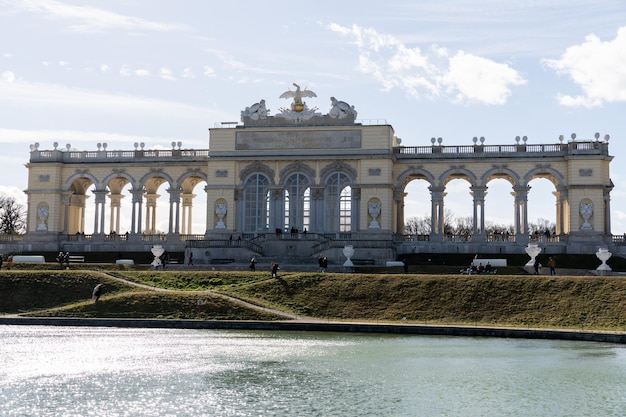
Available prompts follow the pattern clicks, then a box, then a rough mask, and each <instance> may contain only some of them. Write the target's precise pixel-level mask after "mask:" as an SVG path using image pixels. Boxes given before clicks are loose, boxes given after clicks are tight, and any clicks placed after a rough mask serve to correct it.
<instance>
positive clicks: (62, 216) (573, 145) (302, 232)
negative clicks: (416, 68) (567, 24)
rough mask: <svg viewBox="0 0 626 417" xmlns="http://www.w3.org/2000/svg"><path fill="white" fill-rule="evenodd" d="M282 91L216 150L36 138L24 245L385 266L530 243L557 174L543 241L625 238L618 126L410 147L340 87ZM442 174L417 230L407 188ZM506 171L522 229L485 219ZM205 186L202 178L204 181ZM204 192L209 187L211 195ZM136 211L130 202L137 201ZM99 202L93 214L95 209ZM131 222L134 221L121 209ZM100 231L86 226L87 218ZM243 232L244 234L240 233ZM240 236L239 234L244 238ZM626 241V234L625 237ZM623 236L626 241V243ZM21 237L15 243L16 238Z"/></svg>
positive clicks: (585, 246)
mask: <svg viewBox="0 0 626 417" xmlns="http://www.w3.org/2000/svg"><path fill="white" fill-rule="evenodd" d="M294 87H296V88H295V90H289V91H287V92H285V93H283V94H282V95H281V97H283V98H287V99H290V100H292V102H291V106H290V107H289V108H282V109H281V110H280V112H279V113H276V114H275V115H270V113H269V110H268V109H266V107H265V101H264V100H261V101H260V102H259V103H255V104H253V105H252V106H249V107H246V108H245V110H243V111H242V112H241V123H238V124H236V125H234V124H226V125H222V126H220V127H215V128H212V129H210V138H209V147H208V149H201V150H198V149H183V148H182V146H181V144H180V142H179V143H175V142H172V149H169V150H150V149H146V148H145V145H144V144H143V143H136V144H135V145H134V149H133V150H126V151H120V150H109V149H107V145H106V144H98V145H97V150H95V151H76V150H73V149H71V147H70V146H69V145H68V146H67V147H66V148H59V147H58V144H56V143H55V144H54V147H53V149H52V150H42V149H40V147H39V145H38V144H35V145H32V146H31V153H30V161H29V163H28V164H27V167H28V173H29V180H28V189H27V191H26V193H27V195H28V231H27V234H26V235H25V236H24V237H23V239H20V240H19V241H17V242H3V243H2V245H5V249H4V250H5V251H6V249H7V248H8V249H10V247H9V246H10V245H13V246H11V247H15V248H16V249H17V250H20V251H26V252H31V251H55V250H72V251H75V252H84V251H124V250H128V251H131V250H132V251H137V250H139V251H148V250H149V249H150V247H151V246H152V245H154V244H157V243H158V244H162V245H164V246H166V247H167V248H168V249H169V250H172V251H187V252H189V251H194V261H195V262H203V258H205V261H206V262H209V260H210V259H236V260H244V259H246V258H248V259H249V257H250V256H268V257H281V256H282V257H289V258H293V259H298V258H311V257H315V256H317V254H320V253H322V252H324V253H333V254H334V255H335V258H336V259H338V258H341V257H342V255H341V249H342V248H343V247H344V246H345V245H347V244H350V245H353V246H354V248H355V251H356V255H355V257H358V258H363V259H364V260H368V261H369V260H371V261H373V262H375V263H381V262H383V261H384V260H388V259H394V258H395V257H396V256H397V255H398V254H401V253H406V252H438V253H459V252H461V253H465V252H467V253H478V252H483V253H523V251H524V247H525V246H526V245H527V244H528V242H529V240H530V239H532V237H531V236H529V234H528V212H527V207H528V191H529V182H530V181H532V180H533V179H535V178H546V179H548V180H549V181H550V182H551V183H552V184H553V185H554V188H555V192H554V196H555V210H556V216H555V217H556V229H555V230H554V231H553V235H552V237H551V239H550V240H546V241H545V242H543V244H545V250H546V252H547V253H589V251H593V252H595V249H597V247H598V246H599V245H602V246H610V247H613V246H614V245H615V242H614V241H615V237H613V236H612V234H611V225H610V192H611V190H612V188H613V184H612V182H611V179H610V176H609V165H610V161H611V160H612V156H610V155H609V152H608V136H605V137H603V138H600V137H599V135H596V137H595V138H592V139H586V140H575V138H572V140H567V141H565V140H564V139H563V138H561V140H560V141H559V142H557V143H550V144H538V145H535V144H527V143H526V139H525V138H523V139H519V138H517V140H516V143H515V144H509V145H486V144H485V143H484V139H482V138H481V139H478V138H474V141H473V142H474V143H473V144H472V145H466V146H465V145H464V146H444V145H443V144H442V141H441V139H439V140H436V139H435V138H433V139H432V141H431V145H430V146H402V145H401V143H400V141H399V139H398V138H397V136H396V135H395V132H394V130H393V128H392V126H391V125H389V124H386V123H376V124H365V123H360V122H358V121H357V119H356V116H357V112H356V110H355V108H354V106H351V105H349V104H347V103H346V102H343V101H339V100H337V99H335V98H334V97H332V98H331V99H330V109H329V111H328V112H327V113H324V114H323V113H322V112H320V111H318V109H317V107H313V108H309V107H308V105H307V103H306V102H305V101H304V98H313V99H315V98H316V95H315V93H313V92H312V91H310V90H306V89H304V90H302V89H300V87H299V86H297V85H296V84H294ZM459 178H462V179H465V180H466V181H467V182H468V183H469V184H470V189H471V193H472V199H473V206H472V207H470V208H468V212H471V214H472V218H473V222H474V223H473V227H472V228H473V230H472V233H471V236H467V237H465V238H464V239H463V241H462V242H460V241H459V239H458V237H456V236H449V235H448V234H447V233H446V230H445V224H444V196H445V193H446V185H447V184H448V183H449V182H450V181H451V180H453V179H459ZM415 179H421V180H425V181H427V182H428V184H429V190H430V193H431V201H430V202H424V204H429V205H430V209H431V210H430V212H431V232H430V233H429V234H428V235H427V236H408V235H406V234H405V233H404V222H405V214H404V199H405V197H406V194H405V188H406V186H407V185H408V184H409V183H410V182H411V181H412V180H415ZM493 179H505V180H507V181H508V182H509V183H510V184H511V192H512V194H513V195H514V207H513V208H512V209H511V214H510V216H511V219H512V223H513V224H514V233H513V235H512V236H510V237H507V241H506V242H505V241H502V240H498V239H494V237H493V236H490V235H489V234H488V233H487V231H486V228H485V224H484V221H485V220H484V219H485V215H484V214H485V193H486V192H487V190H488V183H489V182H490V181H491V180H493ZM163 184H166V192H167V194H168V207H167V210H168V214H169V221H168V226H167V230H166V231H163V230H161V231H159V230H157V228H156V225H155V223H156V214H155V213H156V210H157V209H159V207H158V204H159V203H158V201H159V197H160V196H159V194H158V192H159V191H158V190H159V189H161V192H162V190H163V188H162V186H163ZM198 185H202V186H201V187H198ZM198 189H200V190H203V192H198ZM129 200H130V202H131V204H130V207H131V209H130V212H122V211H121V207H122V201H129ZM198 201H202V203H203V204H202V206H203V207H206V211H205V212H204V213H200V215H201V216H202V217H204V218H205V223H206V229H205V230H204V233H203V234H195V235H194V234H192V233H191V222H192V218H195V217H197V216H198V213H194V210H193V207H194V205H196V206H197V205H198V204H197V202H198ZM88 204H93V205H94V206H93V210H92V211H93V213H94V215H93V218H86V216H85V213H86V207H87V205H88ZM122 217H124V218H130V219H131V220H130V225H131V226H130V229H129V230H121V229H120V218H122ZM88 222H89V223H90V224H93V227H92V229H93V233H90V234H88V235H85V234H84V231H85V228H86V224H88ZM233 236H234V239H233ZM232 240H235V242H234V243H232ZM618 240H619V239H618ZM622 241H623V240H622ZM6 245H9V246H6Z"/></svg>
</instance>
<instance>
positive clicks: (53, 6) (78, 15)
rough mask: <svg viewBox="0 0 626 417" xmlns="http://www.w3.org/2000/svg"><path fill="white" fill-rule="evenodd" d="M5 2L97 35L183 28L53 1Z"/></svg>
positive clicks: (14, 0)
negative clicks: (119, 31) (130, 30)
mask: <svg viewBox="0 0 626 417" xmlns="http://www.w3.org/2000/svg"><path fill="white" fill-rule="evenodd" d="M7 3H8V4H9V5H10V6H12V7H13V8H14V9H17V10H22V11H25V12H30V13H37V14H40V15H42V16H44V17H45V18H47V19H54V20H67V21H70V22H73V23H71V24H70V25H69V29H70V30H72V31H76V32H99V31H103V30H108V29H119V28H122V29H133V30H136V29H140V30H151V31H159V32H169V31H177V30H183V29H185V28H186V27H185V26H184V25H177V24H165V23H158V22H151V21H149V20H145V19H141V18H138V17H133V16H124V15H120V14H117V13H113V12H109V11H106V10H103V9H98V8H95V7H89V6H74V5H69V4H65V3H61V2H59V1H55V0H13V1H7Z"/></svg>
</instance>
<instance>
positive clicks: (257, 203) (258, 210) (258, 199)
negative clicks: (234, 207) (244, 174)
mask: <svg viewBox="0 0 626 417" xmlns="http://www.w3.org/2000/svg"><path fill="white" fill-rule="evenodd" d="M269 184H270V181H269V179H268V178H267V177H266V176H265V175H263V174H252V175H250V176H249V177H248V179H247V180H246V182H245V185H244V189H243V215H244V219H243V223H242V224H243V230H244V231H245V232H258V231H266V230H268V228H269V222H270V210H269V204H270V193H269Z"/></svg>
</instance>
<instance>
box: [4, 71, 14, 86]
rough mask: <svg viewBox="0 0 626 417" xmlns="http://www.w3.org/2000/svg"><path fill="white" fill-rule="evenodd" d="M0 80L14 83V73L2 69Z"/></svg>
mask: <svg viewBox="0 0 626 417" xmlns="http://www.w3.org/2000/svg"><path fill="white" fill-rule="evenodd" d="M0 80H2V81H3V82H6V83H14V82H15V74H14V73H13V72H11V71H4V72H3V73H2V76H1V77H0Z"/></svg>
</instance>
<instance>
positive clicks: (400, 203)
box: [393, 190, 407, 235]
mask: <svg viewBox="0 0 626 417" xmlns="http://www.w3.org/2000/svg"><path fill="white" fill-rule="evenodd" d="M406 195H407V193H405V192H404V191H402V190H396V191H394V192H393V200H394V201H395V203H396V230H395V232H396V233H397V234H398V235H403V234H404V197H406Z"/></svg>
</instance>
